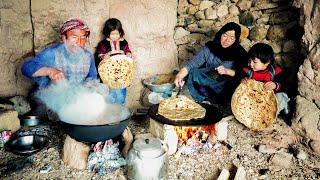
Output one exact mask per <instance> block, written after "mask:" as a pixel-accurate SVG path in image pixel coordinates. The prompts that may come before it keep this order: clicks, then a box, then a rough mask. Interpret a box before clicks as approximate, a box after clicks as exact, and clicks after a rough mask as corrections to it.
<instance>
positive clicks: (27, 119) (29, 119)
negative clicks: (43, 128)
mask: <svg viewBox="0 0 320 180" xmlns="http://www.w3.org/2000/svg"><path fill="white" fill-rule="evenodd" d="M42 123H43V122H42V120H41V119H40V118H39V117H38V116H24V117H22V118H21V120H20V125H21V126H37V125H41V124H42Z"/></svg>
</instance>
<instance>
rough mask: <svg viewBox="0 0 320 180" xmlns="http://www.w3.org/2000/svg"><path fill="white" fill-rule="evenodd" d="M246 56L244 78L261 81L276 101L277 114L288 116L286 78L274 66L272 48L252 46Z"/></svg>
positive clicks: (279, 68)
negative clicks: (247, 57) (246, 62)
mask: <svg viewBox="0 0 320 180" xmlns="http://www.w3.org/2000/svg"><path fill="white" fill-rule="evenodd" d="M248 55H249V64H248V67H244V68H243V71H244V73H245V76H246V77H247V78H250V79H254V80H256V81H261V82H263V83H264V87H265V88H266V89H267V90H273V91H274V92H275V93H276V96H277V99H278V107H279V112H280V111H282V110H284V113H285V114H288V113H289V109H288V102H289V100H290V99H289V98H288V95H287V94H286V93H285V92H284V90H285V88H286V87H285V85H284V82H285V78H286V77H285V76H284V72H283V69H282V68H281V67H280V66H277V65H276V64H275V60H274V52H273V50H272V47H271V46H269V45H267V44H264V43H257V44H255V45H253V46H252V48H251V49H250V50H249V52H248Z"/></svg>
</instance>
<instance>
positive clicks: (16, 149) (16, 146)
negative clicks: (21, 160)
mask: <svg viewBox="0 0 320 180" xmlns="http://www.w3.org/2000/svg"><path fill="white" fill-rule="evenodd" d="M48 144H49V140H48V138H47V137H46V136H40V135H26V136H18V137H13V138H12V139H10V140H9V141H8V142H6V143H5V148H6V150H7V151H9V152H12V153H15V154H20V155H27V154H33V153H36V152H38V151H40V150H41V149H43V148H44V147H46V146H48Z"/></svg>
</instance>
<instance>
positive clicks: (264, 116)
mask: <svg viewBox="0 0 320 180" xmlns="http://www.w3.org/2000/svg"><path fill="white" fill-rule="evenodd" d="M277 108H278V107H277V98H276V96H275V94H274V92H273V91H268V90H266V89H265V88H264V87H263V83H262V82H258V81H255V80H252V79H249V80H247V82H246V83H241V84H240V85H239V86H238V87H237V89H236V90H235V92H234V94H233V96H232V99H231V109H232V113H233V114H234V116H235V118H236V119H237V120H238V121H240V122H241V123H242V124H244V125H245V126H247V127H248V128H250V129H252V130H256V131H259V130H262V129H264V128H266V127H268V126H269V125H270V124H272V123H274V122H275V120H276V117H277Z"/></svg>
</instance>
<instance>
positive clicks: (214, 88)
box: [175, 22, 247, 102]
mask: <svg viewBox="0 0 320 180" xmlns="http://www.w3.org/2000/svg"><path fill="white" fill-rule="evenodd" d="M240 34H241V28H240V26H239V25H238V24H236V23H234V22H230V23H227V24H226V25H224V26H223V27H222V28H221V29H220V30H219V31H218V32H217V33H216V35H215V38H214V40H213V41H209V42H208V43H206V45H205V47H203V49H202V50H201V51H200V52H199V53H198V54H197V55H196V56H195V57H194V58H193V59H192V60H191V61H190V62H189V63H188V64H187V65H186V66H185V67H184V68H182V69H181V70H180V71H179V73H178V74H177V75H176V78H175V84H176V86H177V87H179V88H182V86H183V85H184V78H185V77H186V76H187V75H188V78H187V86H188V90H189V92H190V95H191V96H192V98H193V99H195V100H196V101H199V102H202V101H204V100H209V101H210V100H213V99H214V100H217V98H218V99H219V97H226V99H225V100H229V99H230V98H231V94H232V93H233V91H234V89H235V87H236V86H237V85H238V83H239V80H240V78H238V75H240V73H241V69H242V67H243V66H245V65H247V52H246V51H245V50H244V48H243V47H242V46H241V45H240V43H239V38H240ZM220 99H221V98H220Z"/></svg>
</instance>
